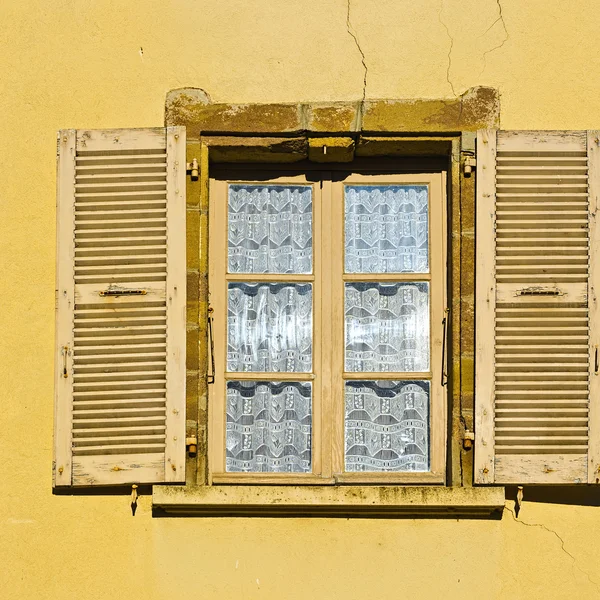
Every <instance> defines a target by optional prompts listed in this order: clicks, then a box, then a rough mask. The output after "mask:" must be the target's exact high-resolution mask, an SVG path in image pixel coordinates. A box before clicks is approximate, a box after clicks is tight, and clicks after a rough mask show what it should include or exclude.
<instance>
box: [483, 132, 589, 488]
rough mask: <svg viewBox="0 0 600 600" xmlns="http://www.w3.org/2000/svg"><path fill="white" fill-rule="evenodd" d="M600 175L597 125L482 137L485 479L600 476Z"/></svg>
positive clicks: (580, 480)
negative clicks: (598, 213)
mask: <svg viewBox="0 0 600 600" xmlns="http://www.w3.org/2000/svg"><path fill="white" fill-rule="evenodd" d="M599 173H600V168H599V164H598V132H586V131H491V130H487V131H480V132H479V134H478V137H477V230H476V246H477V262H476V294H477V297H476V351H477V355H476V417H475V425H476V432H475V481H476V482H477V483H588V482H597V478H598V477H599V476H600V475H599V472H598V466H599V464H600V463H599V451H598V444H599V442H600V421H599V418H600V415H599V410H598V407H597V405H598V402H599V401H600V398H599V391H600V387H599V376H598V354H597V348H598V343H599V335H598V322H599V319H598V317H599V314H598V310H599V309H598V301H599V300H600V298H597V295H598V293H600V289H598V290H597V291H596V289H595V286H597V285H599V284H600V279H599V278H600V269H599V268H598V257H597V255H596V254H595V253H597V252H598V250H599V249H600V246H599V245H598V242H599V241H600V240H599V239H598V238H599V236H598V230H597V229H598V228H597V227H596V210H597V206H598V198H597V196H598V188H599V182H600V178H599ZM596 282H598V283H596Z"/></svg>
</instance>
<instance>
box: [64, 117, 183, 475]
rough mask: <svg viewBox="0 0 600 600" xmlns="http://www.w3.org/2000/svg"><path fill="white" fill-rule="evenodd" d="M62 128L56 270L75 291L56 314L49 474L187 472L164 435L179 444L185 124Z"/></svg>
mask: <svg viewBox="0 0 600 600" xmlns="http://www.w3.org/2000/svg"><path fill="white" fill-rule="evenodd" d="M71 136H72V138H73V140H75V138H76V140H77V141H76V144H75V143H73V144H72V150H71V152H70V154H69V157H70V163H69V164H70V172H69V175H68V177H69V192H68V195H67V194H63V195H60V194H59V206H61V207H62V203H63V202H66V203H67V204H65V206H66V208H64V210H63V212H64V213H65V214H64V215H62V216H60V215H59V220H60V221H61V222H64V223H65V224H66V225H65V231H64V232H63V233H62V234H59V247H60V240H61V235H62V236H63V237H64V239H65V240H68V242H67V243H68V244H69V260H70V266H69V267H68V269H66V268H65V267H64V266H62V267H61V265H60V264H59V278H60V273H63V274H64V277H65V280H66V281H67V282H68V283H67V284H65V285H68V287H70V289H71V295H72V298H73V301H72V303H71V304H70V305H69V310H68V311H66V312H65V311H63V314H60V315H59V316H58V320H59V322H60V323H61V325H62V326H63V328H64V330H65V332H67V331H68V332H69V333H70V340H71V341H70V346H71V348H70V354H69V360H68V378H67V379H68V386H67V387H68V389H67V390H66V392H67V393H63V394H62V395H61V396H60V397H58V395H57V405H59V404H60V406H62V407H66V408H65V410H66V411H67V412H68V415H69V425H68V431H66V432H65V431H63V432H62V438H61V443H62V444H63V446H64V447H65V449H64V450H63V451H67V452H68V454H69V459H70V460H71V457H72V468H69V469H68V470H69V477H71V480H70V481H69V482H66V481H60V482H59V480H58V478H56V485H75V486H79V485H83V486H88V485H113V484H114V485H121V484H131V483H161V482H165V481H184V479H185V477H184V470H183V468H182V466H181V465H183V462H184V458H185V456H184V452H185V447H184V446H182V444H181V442H180V443H179V444H178V445H177V447H176V448H175V449H174V448H173V447H172V443H171V442H170V441H169V440H173V439H179V440H183V443H185V371H184V370H183V369H182V367H181V362H182V361H183V365H184V364H185V321H183V322H182V319H181V315H185V178H184V177H185V171H184V170H183V169H184V168H185V162H184V161H185V154H183V156H184V158H183V160H182V158H181V156H182V152H183V153H184V152H185V130H183V129H182V128H168V129H164V128H160V129H139V130H105V131H78V132H72V133H71ZM67 154H68V152H67V151H66V150H65V151H63V150H62V148H61V155H60V160H59V168H60V165H62V164H63V163H64V164H66V163H65V160H66V158H67ZM178 165H182V168H179V167H178ZM63 168H64V169H66V167H63ZM59 191H60V188H59ZM67 196H68V197H67ZM63 197H64V198H63ZM67 212H68V218H67V217H66V213H67ZM171 221H172V223H171ZM171 237H176V238H178V239H177V240H176V241H175V242H173V241H172V240H171V239H170V238H171ZM172 265H183V271H182V270H181V268H178V267H176V268H174V269H173V272H170V270H171V267H172ZM59 288H60V286H59ZM59 297H60V294H59ZM57 330H58V327H57ZM63 337H64V335H58V338H61V339H62V338H63ZM63 343H64V342H62V341H60V342H59V344H63ZM173 356H176V357H177V361H178V362H177V364H175V366H174V362H173ZM57 364H58V363H57ZM171 379H177V380H178V381H177V383H176V384H175V385H173V384H172V383H170V380H171ZM63 387H64V386H63ZM169 414H171V415H172V414H176V418H173V417H169V416H168V415H169ZM65 440H66V442H65ZM57 448H58V446H57ZM57 454H58V453H57ZM173 464H176V465H177V468H176V470H173V468H172V465H173ZM64 472H65V469H63V473H64Z"/></svg>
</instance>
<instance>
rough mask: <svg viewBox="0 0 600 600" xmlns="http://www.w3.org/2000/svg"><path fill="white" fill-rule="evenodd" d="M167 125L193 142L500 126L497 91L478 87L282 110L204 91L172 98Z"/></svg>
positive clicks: (186, 90) (175, 92)
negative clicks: (199, 138)
mask: <svg viewBox="0 0 600 600" xmlns="http://www.w3.org/2000/svg"><path fill="white" fill-rule="evenodd" d="M165 122H166V124H167V125H184V126H185V127H186V128H187V129H188V136H194V135H195V134H196V132H197V133H198V134H199V133H200V132H206V133H209V134H215V135H218V134H239V133H242V134H243V133H246V134H255V135H265V134H288V135H289V134H294V133H305V132H308V133H311V132H314V133H331V134H344V133H347V134H352V133H357V132H361V131H362V132H372V133H377V132H386V133H404V132H406V133H411V132H414V133H416V132H420V133H429V132H431V133H451V132H454V133H455V132H458V131H476V130H477V129H482V128H495V127H498V126H499V123H500V101H499V94H498V91H497V90H495V89H494V88H489V87H476V88H471V89H470V90H468V91H466V92H465V93H464V94H462V96H459V97H457V98H442V99H433V100H431V99H410V100H369V101H366V102H365V103H364V106H361V103H360V102H330V103H324V102H314V103H299V104H292V103H288V104H286V103H278V104H215V103H211V102H210V99H209V97H208V95H207V94H206V93H205V92H204V91H203V90H198V89H192V88H183V89H178V90H172V91H171V92H169V93H168V94H167V99H166V104H165Z"/></svg>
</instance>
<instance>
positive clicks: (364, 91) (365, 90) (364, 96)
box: [346, 0, 368, 111]
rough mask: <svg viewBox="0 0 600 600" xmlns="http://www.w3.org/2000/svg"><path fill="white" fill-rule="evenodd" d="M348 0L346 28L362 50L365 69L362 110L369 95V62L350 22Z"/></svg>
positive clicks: (357, 46)
mask: <svg viewBox="0 0 600 600" xmlns="http://www.w3.org/2000/svg"><path fill="white" fill-rule="evenodd" d="M347 1H348V11H347V13H346V29H347V30H348V33H349V34H350V35H351V36H352V39H353V40H354V43H355V44H356V48H357V49H358V51H359V52H360V59H361V62H362V66H363V69H364V70H365V74H364V77H363V91H362V101H361V111H362V109H363V107H364V104H365V98H366V97H367V73H368V68H367V62H366V59H365V53H364V52H363V49H362V48H361V47H360V43H359V42H358V37H357V35H356V33H355V32H354V28H353V27H352V25H351V24H350V0H347Z"/></svg>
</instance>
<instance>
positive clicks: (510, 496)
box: [505, 485, 600, 506]
mask: <svg viewBox="0 0 600 600" xmlns="http://www.w3.org/2000/svg"><path fill="white" fill-rule="evenodd" d="M517 491H518V488H517V486H507V487H506V490H505V497H506V499H507V500H511V501H514V500H516V498H517ZM523 500H524V501H526V502H540V503H543V504H570V505H578V506H600V485H585V486H584V485H582V486H556V485H554V486H550V485H531V486H524V489H523Z"/></svg>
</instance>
